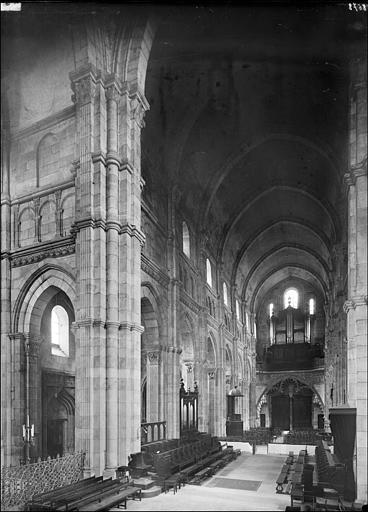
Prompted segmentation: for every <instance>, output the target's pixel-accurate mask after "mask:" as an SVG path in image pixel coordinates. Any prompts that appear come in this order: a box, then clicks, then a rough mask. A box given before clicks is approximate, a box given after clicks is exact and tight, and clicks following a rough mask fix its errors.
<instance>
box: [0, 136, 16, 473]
mask: <svg viewBox="0 0 368 512" xmlns="http://www.w3.org/2000/svg"><path fill="white" fill-rule="evenodd" d="M9 139H10V137H9V134H8V131H7V130H4V129H3V128H2V130H1V143H2V144H1V147H2V150H1V177H2V180H1V322H0V330H1V411H2V414H1V465H2V466H3V465H5V466H9V465H10V464H11V463H12V457H11V448H12V422H11V417H12V396H11V341H10V340H9V333H10V332H11V331H12V329H11V296H10V290H11V286H10V284H11V267H10V250H11V209H10V186H9V158H10V157H9V151H10V140H9ZM17 462H18V461H17Z"/></svg>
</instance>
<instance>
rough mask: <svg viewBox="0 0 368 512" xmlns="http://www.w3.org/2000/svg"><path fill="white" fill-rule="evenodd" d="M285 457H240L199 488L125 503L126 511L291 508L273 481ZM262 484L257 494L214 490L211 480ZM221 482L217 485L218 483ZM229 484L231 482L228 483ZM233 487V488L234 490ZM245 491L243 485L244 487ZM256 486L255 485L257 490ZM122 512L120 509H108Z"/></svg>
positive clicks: (219, 488)
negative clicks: (276, 489) (277, 491)
mask: <svg viewBox="0 0 368 512" xmlns="http://www.w3.org/2000/svg"><path fill="white" fill-rule="evenodd" d="M284 460H285V455H267V454H259V455H252V454H250V453H242V454H241V455H240V456H239V457H238V458H237V459H236V460H235V461H233V462H231V463H230V464H228V465H227V466H226V467H225V468H224V469H222V470H221V471H219V472H218V473H216V475H215V476H214V477H212V478H210V479H208V480H207V481H205V482H204V483H203V484H202V485H201V486H198V485H186V486H185V487H182V488H181V489H180V490H178V492H177V493H176V494H174V493H173V491H172V490H170V492H168V493H167V494H160V495H159V496H156V497H154V498H146V499H143V500H142V501H141V502H139V501H128V503H127V510H129V511H141V510H143V511H144V510H147V511H150V510H167V511H170V510H196V511H201V510H204V511H206V510H230V511H232V510H234V511H237V510H249V511H258V510H265V511H273V510H275V511H276V510H281V511H284V510H285V507H286V506H287V505H290V497H289V496H288V495H284V494H276V492H275V488H276V484H275V481H276V479H277V477H278V475H279V473H280V470H281V467H282V465H283V463H284ZM216 478H218V479H221V480H222V481H223V479H231V480H233V482H236V481H237V480H244V481H245V480H248V481H261V484H260V486H259V487H258V490H256V491H246V490H241V489H239V487H241V485H240V486H239V487H238V488H236V489H233V488H229V487H219V486H215V487H214V486H213V482H214V479H216ZM221 480H219V482H220V483H221ZM229 484H230V482H229ZM235 485H236V484H234V486H235ZM244 487H245V485H244ZM256 487H257V485H254V488H256ZM111 510H115V511H118V510H121V509H117V508H114V509H111Z"/></svg>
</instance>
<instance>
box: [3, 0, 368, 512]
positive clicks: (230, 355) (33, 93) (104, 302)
mask: <svg viewBox="0 0 368 512" xmlns="http://www.w3.org/2000/svg"><path fill="white" fill-rule="evenodd" d="M366 6H367V4H348V3H345V4H344V3H342V4H331V3H330V4H323V3H320V4H316V3H310V4H301V5H300V6H298V4H297V3H294V4H291V5H289V4H287V5H285V4H278V3H273V2H269V3H267V2H266V3H263V2H262V3H259V4H254V3H250V4H248V5H247V4H245V5H244V6H235V5H232V4H231V3H227V4H225V3H224V4H217V3H214V4H213V6H211V7H210V6H207V5H206V4H198V5H194V4H193V5H190V4H188V5H184V4H183V5H181V4H177V5H174V4H173V5H170V4H163V5H156V6H155V5H153V4H152V5H149V4H143V3H142V4H139V3H137V4H134V3H132V4H129V3H126V4H123V3H122V4H118V3H111V4H110V3H106V4H102V3H101V4H99V3H85V4H84V3H83V4H82V3H81V4H78V3H76V4H72V3H67V2H65V3H63V2H60V3H59V2H58V3H44V2H39V3H37V2H33V3H32V2H30V3H28V2H26V3H23V4H22V9H21V11H20V12H3V13H2V16H1V24H2V36H1V37H2V45H1V46H2V62H1V77H2V82H1V83H2V87H1V111H2V115H1V147H2V153H1V155H2V156H1V276H2V277H1V466H2V468H3V471H2V473H3V474H5V475H10V474H11V472H10V470H12V471H13V470H14V471H16V470H18V474H19V468H23V467H26V466H29V468H32V467H33V466H35V467H36V466H37V464H38V465H40V464H44V462H43V461H46V462H45V464H46V463H47V464H51V463H52V461H54V460H60V461H61V460H64V459H65V458H67V457H70V460H75V459H72V457H76V454H78V453H83V468H82V473H83V478H84V479H88V478H95V477H100V476H101V477H102V478H103V479H104V480H106V479H112V480H111V481H114V479H115V478H116V475H118V474H119V468H127V470H128V472H131V473H133V475H135V476H136V478H143V477H146V476H147V471H148V472H149V469H148V470H147V467H148V466H149V467H151V466H150V464H153V465H155V464H156V466H155V467H156V470H157V474H160V469H157V468H162V467H164V466H165V471H166V470H167V464H168V462H167V461H168V458H167V457H166V458H164V454H165V453H166V451H167V453H168V452H169V451H170V450H171V451H175V453H176V455H175V456H177V457H179V455H180V457H184V455H183V453H184V452H183V451H181V452H180V453H179V451H180V450H184V448H185V447H187V448H185V449H187V450H188V453H189V451H190V449H191V448H190V447H191V446H195V447H196V448H195V450H198V453H202V452H201V450H202V449H203V450H204V451H203V453H204V452H206V454H207V455H208V453H209V450H210V451H211V450H215V451H216V450H217V448H216V447H217V446H219V444H218V443H220V444H221V443H222V444H221V446H225V444H226V446H227V447H226V448H223V450H225V451H226V450H227V452H226V453H227V455H226V457H228V458H229V461H230V465H231V464H235V462H231V461H232V460H233V458H232V457H233V454H234V453H235V452H236V453H235V455H234V457H236V456H237V455H239V453H238V451H237V450H235V451H232V452H231V450H230V448H229V446H230V445H233V446H234V447H235V446H238V445H237V443H247V445H248V446H249V447H252V449H253V454H254V453H255V450H257V447H258V446H267V447H268V448H267V450H268V452H267V453H269V452H270V450H271V448H272V447H273V448H272V449H274V447H275V446H276V447H279V449H280V450H281V447H285V450H286V451H281V452H280V453H285V455H288V454H289V451H291V450H292V449H293V448H292V446H294V447H295V448H294V450H295V453H296V454H297V453H299V457H302V454H301V453H300V450H301V452H302V451H303V448H305V447H307V446H308V453H310V455H311V457H315V458H316V459H317V463H318V460H320V459H321V457H322V456H323V457H326V451H327V452H328V454H327V455H328V457H327V459H326V460H328V461H329V462H327V463H326V464H330V465H331V468H332V467H333V468H332V469H333V473H331V474H333V475H334V476H333V477H331V479H330V482H329V483H330V487H331V485H333V481H334V480H338V479H339V481H340V480H341V486H340V487H341V488H339V489H340V490H339V493H340V494H341V495H342V496H343V497H344V498H345V499H346V500H347V501H348V502H349V503H350V504H351V508H350V510H353V509H354V510H359V506H361V505H364V504H367V46H366V36H367V21H366V9H367V7H366ZM157 443H158V444H157ZM224 443H225V444H224ZM239 446H240V444H239ZM183 447H184V448H183ZM214 447H215V448H214ZM318 450H321V452H320V451H318ZM156 452H157V453H156ZM230 452H231V453H230ZM274 453H278V452H277V451H274ZM321 453H322V455H321ZM157 454H158V455H157ZM148 456H149V457H150V458H149V457H148ZM193 456H194V455H193ZM147 457H148V458H149V460H148V458H147ZM180 457H179V458H180ZM211 457H213V455H211ZM303 457H304V455H303ZM188 460H189V459H188ZM211 460H212V459H211ZM280 460H281V462H280V469H281V466H282V463H283V462H282V460H283V459H280ZM298 460H299V459H298ZM310 460H312V459H310ZM313 460H314V459H313ZM323 460H324V459H323ZM152 461H153V462H152ZM170 461H171V462H170V464H171V466H170V467H171V468H173V461H172V459H170ZM180 461H182V459H180ZM180 461H179V462H180ZM179 462H178V464H179ZM197 462H198V461H197V458H196V463H197ZM165 464H166V465H165ZM306 465H308V464H306ZM50 467H51V466H50ZM198 467H199V466H198ZM202 467H203V465H202ZM206 467H207V466H206ZM229 467H230V466H229ZM331 468H330V466H329V469H331ZM318 469H319V468H318ZM332 469H331V471H332ZM7 471H9V472H7ZM120 471H122V470H121V469H120ZM162 471H163V470H162ZM201 471H204V469H202V470H201ZM303 471H304V470H303ZM172 472H174V470H173V469H172ZM164 473H165V472H164ZM164 473H163V474H164ZM204 473H205V472H204ZM204 473H203V474H204ZM281 473H282V472H281ZM303 475H304V473H303ZM336 475H340V476H339V477H338V478H337V476H336ZM166 476H167V473H165V478H166ZM206 476H208V475H207V474H206ZM276 476H277V475H276ZM127 478H129V477H127ZM171 478H172V477H171ZM9 479H10V476H9ZM5 480H6V478H5V477H4V479H3V477H2V499H3V487H4V488H5V487H6V483H4V481H5ZM41 480H42V479H41ZM286 481H287V480H285V482H286ZM303 481H304V489H306V486H307V484H306V480H303ZM109 482H110V481H109ZM176 482H177V481H176ZM73 485H74V484H73ZM99 485H102V484H99ZM104 485H105V484H104ZM106 485H107V483H106ZM293 485H294V483H293ZM281 488H283V487H282V485H281ZM290 488H291V489H294V487H290ZM295 488H296V487H295ZM298 489H303V487H302V486H301V484H300V485H299V487H298ZM335 491H336V489H335ZM142 492H143V491H142ZM290 492H292V491H290ZM301 492H302V491H301ZM336 492H337V491H336ZM306 494H307V493H305V494H304V495H303V496H304V497H305V496H306ZM175 497H176V495H175ZM179 497H180V493H179V494H178V496H177V499H178V500H179V499H180V498H179ZM296 497H297V492H296V491H295V492H294V498H295V499H297V498H296ZM346 500H345V501H346ZM143 501H144V500H143ZM302 501H303V500H302ZM125 503H126V502H125ZM142 503H143V502H142ZM313 503H314V502H313ZM339 503H340V501H339ZM133 504H134V505H136V503H135V502H134V503H133V502H129V505H128V508H132V505H133ZM137 504H138V502H137ZM354 504H355V505H356V508H354ZM359 504H360V505H359ZM142 506H143V505H142ZM341 506H342V505H341ZM291 509H293V507H291ZM291 509H290V510H291ZM317 509H318V508H315V510H317ZM33 510H36V509H35V508H34V509H33ZM50 510H56V509H50ZM60 510H61V509H60ZM78 510H79V509H78ZM81 510H83V509H82V508H81ZM86 510H87V509H86ZM88 510H90V509H88ZM93 510H98V509H97V508H95V509H93ZM101 510H102V508H101ZM137 510H138V509H137ZM141 510H143V509H141ZM193 510H195V508H193ZM242 510H248V509H242ZM280 510H281V509H280ZM294 510H300V508H299V509H298V508H294ZM318 510H326V508H319V509H318ZM331 510H343V509H342V508H340V509H339V508H331ZM346 510H347V509H346Z"/></svg>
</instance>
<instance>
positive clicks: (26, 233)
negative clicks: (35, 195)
mask: <svg viewBox="0 0 368 512" xmlns="http://www.w3.org/2000/svg"><path fill="white" fill-rule="evenodd" d="M35 236H36V224H35V212H34V208H32V207H30V206H26V207H25V208H22V210H21V211H20V213H19V216H18V225H17V241H18V247H24V246H26V245H30V244H32V243H33V242H34V240H35Z"/></svg>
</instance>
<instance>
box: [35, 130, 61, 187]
mask: <svg viewBox="0 0 368 512" xmlns="http://www.w3.org/2000/svg"><path fill="white" fill-rule="evenodd" d="M59 161H60V142H59V139H58V137H57V136H56V135H55V134H54V133H51V132H50V133H47V134H46V135H44V136H43V137H42V139H41V140H40V142H39V143H38V146H37V150H36V186H37V187H41V186H42V185H46V184H47V183H49V180H48V179H47V177H48V175H49V174H54V173H55V172H57V170H58V169H59ZM50 171H51V172H50Z"/></svg>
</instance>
